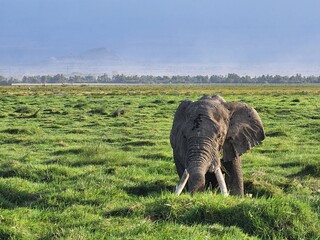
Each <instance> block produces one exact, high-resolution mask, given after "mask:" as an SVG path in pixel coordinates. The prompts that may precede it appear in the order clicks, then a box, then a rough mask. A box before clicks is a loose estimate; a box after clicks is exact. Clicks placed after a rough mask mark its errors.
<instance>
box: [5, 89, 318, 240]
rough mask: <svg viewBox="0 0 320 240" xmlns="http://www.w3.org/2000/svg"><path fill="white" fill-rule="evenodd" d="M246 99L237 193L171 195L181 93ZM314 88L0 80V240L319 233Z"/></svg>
mask: <svg viewBox="0 0 320 240" xmlns="http://www.w3.org/2000/svg"><path fill="white" fill-rule="evenodd" d="M215 93H222V95H223V97H224V98H225V99H226V100H227V101H242V102H246V103H248V104H250V105H251V106H253V107H255V108H256V109H257V110H258V112H259V114H260V116H261V118H262V120H263V123H264V127H265V131H266V135H267V138H266V139H265V141H264V142H263V144H262V145H260V146H258V147H255V148H254V149H252V150H251V151H250V152H248V153H246V154H245V155H244V156H243V157H242V159H243V171H244V179H245V191H246V193H250V194H252V195H253V198H248V197H245V198H239V197H228V198H224V197H222V196H221V195H220V194H219V193H218V192H210V191H208V192H204V193H199V194H195V195H193V196H191V195H189V194H186V193H184V194H182V195H181V196H179V197H177V196H175V195H174V194H173V191H174V187H175V185H176V184H177V182H178V176H177V174H176V171H175V167H174V163H173V158H172V150H171V147H170V144H169V133H170V129H171V124H172V118H173V114H174V112H175V109H176V108H177V106H178V105H179V102H180V101H181V100H185V99H190V100H196V99H198V98H199V97H200V96H202V95H203V94H215ZM319 93H320V87H319V86H317V85H314V86H312V85H308V86H295V85H292V86H291V85H290V86H274V85H267V86H246V85H237V86H232V85H228V86H223V85H211V86H95V87H89V86H74V87H72V86H68V87H61V86H60V87H59V86H47V87H1V88H0V106H1V109H0V122H1V125H0V239H320V230H319V229H320V224H319V220H320V219H319V218H320V217H319V216H320V185H319V183H320V169H319V166H320V164H319V156H320V145H319V139H320V135H319V134H320V104H319V103H320V94H319Z"/></svg>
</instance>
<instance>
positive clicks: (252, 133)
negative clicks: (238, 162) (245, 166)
mask: <svg viewBox="0 0 320 240" xmlns="http://www.w3.org/2000/svg"><path fill="white" fill-rule="evenodd" d="M224 105H225V106H226V107H227V109H228V110H229V111H230V119H229V128H228V132H227V135H226V138H225V142H224V145H223V160H224V161H232V160H234V159H235V158H237V157H239V156H241V155H242V154H243V153H245V152H246V151H248V150H249V149H251V148H252V147H254V146H256V145H258V144H260V143H261V142H262V141H263V139H265V133H264V130H263V126H262V122H261V119H260V117H259V115H258V113H257V111H256V110H255V109H254V108H252V107H250V106H248V105H247V104H244V103H239V102H230V103H227V102H226V103H224Z"/></svg>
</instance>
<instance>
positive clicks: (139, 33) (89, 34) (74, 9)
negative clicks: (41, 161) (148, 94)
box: [0, 0, 320, 75]
mask: <svg viewBox="0 0 320 240" xmlns="http://www.w3.org/2000/svg"><path fill="white" fill-rule="evenodd" d="M319 9H320V1H318V0H304V1H300V0H299V1H298V0H291V1H289V0H259V1H257V0H233V1H231V0H223V1H222V0H219V1H218V0H198V1H191V0H152V1H151V0H0V75H14V74H37V73H39V74H43V73H44V72H48V73H54V72H67V73H69V74H72V72H87V73H102V72H107V73H108V72H119V73H125V74H159V75H164V74H186V75H187V74H190V75H196V74H208V75H209V74H227V73H231V72H232V73H237V74H239V75H261V74H272V75H275V74H280V75H293V74H296V73H301V74H303V75H320V57H319V56H320V14H319Z"/></svg>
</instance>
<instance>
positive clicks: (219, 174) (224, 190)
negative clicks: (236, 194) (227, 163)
mask: <svg viewBox="0 0 320 240" xmlns="http://www.w3.org/2000/svg"><path fill="white" fill-rule="evenodd" d="M214 174H215V176H216V178H217V181H218V184H219V188H220V191H221V194H222V195H223V196H229V193H228V189H227V185H226V182H225V180H224V177H223V175H222V172H221V169H220V167H218V168H216V169H215V171H214Z"/></svg>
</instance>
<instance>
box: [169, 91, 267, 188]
mask: <svg viewBox="0 0 320 240" xmlns="http://www.w3.org/2000/svg"><path fill="white" fill-rule="evenodd" d="M264 138H265V134H264V131H263V127H262V122H261V120H260V117H259V115H258V113H257V112H256V111H255V110H254V109H253V108H251V107H249V106H248V105H246V104H243V103H238V102H230V103H228V102H226V101H225V100H224V99H223V98H222V97H220V96H212V97H211V96H204V97H202V98H201V99H199V100H198V101H196V102H191V101H183V102H182V103H181V104H180V106H179V107H178V109H177V111H176V113H175V117H174V121H173V126H172V130H171V134H170V143H171V146H172V148H173V153H174V159H175V164H176V168H177V171H178V174H179V176H180V178H181V181H183V180H184V182H187V181H186V179H187V178H189V179H188V190H189V191H191V192H197V191H201V190H203V189H204V188H205V183H206V182H205V175H206V173H208V172H214V173H215V176H216V178H217V180H218V183H219V187H220V189H221V191H222V193H223V194H227V190H226V188H225V182H224V179H223V177H222V173H221V170H220V164H221V163H220V155H221V152H223V161H233V160H234V159H235V158H236V157H239V156H240V155H241V154H243V153H244V152H246V151H247V150H249V149H250V148H251V147H253V146H255V145H257V144H259V143H261V141H262V140H263V139H264ZM180 185H181V184H180ZM182 185H183V184H182ZM181 187H182V188H183V187H184V186H181ZM180 190H182V189H180Z"/></svg>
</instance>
